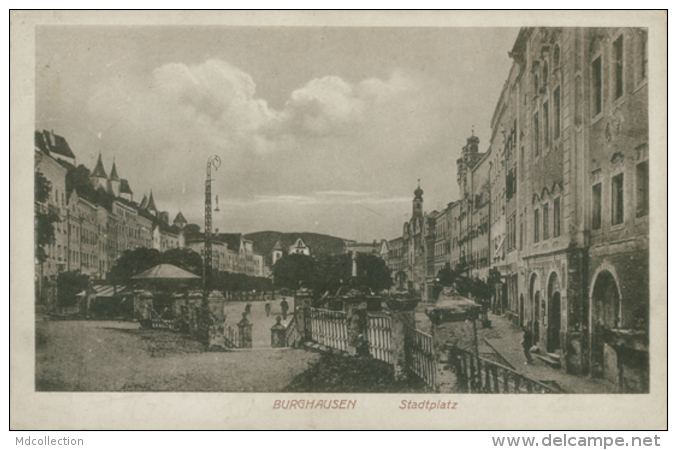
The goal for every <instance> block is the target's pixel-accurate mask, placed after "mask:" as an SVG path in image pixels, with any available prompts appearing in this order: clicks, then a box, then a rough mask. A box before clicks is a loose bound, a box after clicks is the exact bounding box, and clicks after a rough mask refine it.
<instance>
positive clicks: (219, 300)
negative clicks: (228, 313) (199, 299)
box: [207, 291, 226, 322]
mask: <svg viewBox="0 0 677 450" xmlns="http://www.w3.org/2000/svg"><path fill="white" fill-rule="evenodd" d="M225 302H226V299H225V298H224V297H223V294H221V292H219V291H212V292H210V293H209V295H208V296H207V304H208V305H209V310H210V311H211V312H212V314H213V315H214V316H215V317H216V320H217V321H219V322H223V319H224V317H223V304H224V303H225Z"/></svg>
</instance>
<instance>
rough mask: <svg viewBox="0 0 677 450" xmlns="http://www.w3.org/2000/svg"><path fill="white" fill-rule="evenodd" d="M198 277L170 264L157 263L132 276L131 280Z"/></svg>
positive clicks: (188, 278)
mask: <svg viewBox="0 0 677 450" xmlns="http://www.w3.org/2000/svg"><path fill="white" fill-rule="evenodd" d="M199 278H200V277H198V276H197V275H195V274H193V273H190V272H188V271H187V270H183V269H180V268H178V267H176V266H174V265H172V264H159V265H157V266H155V267H153V268H151V269H148V270H146V271H145V272H141V273H140V274H138V275H135V276H133V277H132V279H133V280H168V279H172V280H194V279H199Z"/></svg>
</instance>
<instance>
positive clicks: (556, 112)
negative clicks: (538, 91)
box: [553, 86, 562, 139]
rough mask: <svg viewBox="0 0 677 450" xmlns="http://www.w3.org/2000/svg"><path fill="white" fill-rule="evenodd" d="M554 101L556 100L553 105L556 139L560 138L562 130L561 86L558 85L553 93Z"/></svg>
mask: <svg viewBox="0 0 677 450" xmlns="http://www.w3.org/2000/svg"><path fill="white" fill-rule="evenodd" d="M553 101H554V102H555V104H554V105H553V107H554V110H553V114H554V117H553V120H554V124H553V125H554V127H555V132H554V133H555V139H559V135H560V132H561V129H560V120H561V117H562V114H561V108H562V101H561V98H560V90H559V86H558V87H557V89H555V93H554V95H553Z"/></svg>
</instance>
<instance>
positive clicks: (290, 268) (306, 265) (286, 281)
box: [273, 254, 317, 289]
mask: <svg viewBox="0 0 677 450" xmlns="http://www.w3.org/2000/svg"><path fill="white" fill-rule="evenodd" d="M273 275H274V277H275V285H276V286H277V287H279V288H287V289H298V288H299V286H300V285H301V283H303V284H304V285H305V286H310V285H313V284H314V283H315V281H316V276H317V261H316V260H315V259H314V258H312V257H310V256H306V255H299V254H293V255H287V256H285V257H283V258H281V259H278V260H277V262H276V263H275V265H273ZM311 289H312V288H311Z"/></svg>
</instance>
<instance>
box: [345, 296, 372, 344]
mask: <svg viewBox="0 0 677 450" xmlns="http://www.w3.org/2000/svg"><path fill="white" fill-rule="evenodd" d="M345 310H346V313H347V322H348V354H349V355H351V356H354V355H358V356H367V355H368V354H369V343H368V342H367V301H366V299H365V298H364V296H359V297H358V296H356V297H350V298H346V299H345Z"/></svg>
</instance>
